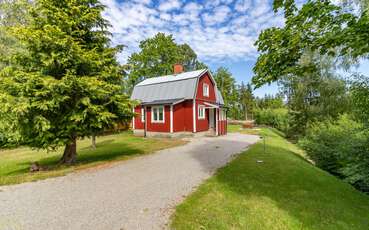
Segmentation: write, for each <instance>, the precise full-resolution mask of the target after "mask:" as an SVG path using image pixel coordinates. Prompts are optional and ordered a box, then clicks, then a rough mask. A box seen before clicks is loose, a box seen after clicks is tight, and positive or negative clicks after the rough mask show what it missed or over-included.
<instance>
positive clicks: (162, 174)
mask: <svg viewBox="0 0 369 230" xmlns="http://www.w3.org/2000/svg"><path fill="white" fill-rule="evenodd" d="M257 140H258V137H257V136H251V135H242V134H229V135H227V136H222V137H217V138H211V137H201V138H196V139H192V140H191V142H190V143H188V144H186V145H184V146H179V147H175V148H172V149H166V150H162V151H159V152H157V153H155V154H152V155H147V156H143V157H138V158H135V159H132V160H128V161H125V162H122V163H119V164H117V165H115V166H114V167H111V168H105V169H101V170H96V171H91V170H89V171H85V172H79V173H74V174H69V175H67V176H65V177H58V178H52V179H47V180H43V181H38V182H32V183H25V184H20V185H13V186H3V187H0V230H2V229H37V230H39V229H50V230H51V229H63V230H65V229H102V230H103V229H104V230H106V229H117V230H119V229H163V228H165V227H166V224H167V223H168V220H169V216H170V214H171V213H172V211H173V207H175V205H176V204H178V203H179V202H180V201H181V200H182V199H183V198H184V197H185V196H186V195H188V194H189V193H191V191H192V190H193V189H194V188H195V187H196V186H198V185H199V184H200V183H201V182H202V181H203V180H204V179H206V178H208V177H209V176H211V175H212V174H213V173H214V171H215V170H216V169H217V168H219V167H221V166H223V165H225V164H226V163H227V162H228V161H229V160H230V159H231V158H232V156H233V155H234V154H237V153H239V152H240V151H241V150H243V149H245V148H246V147H247V146H249V145H250V144H253V143H255V142H256V141H257Z"/></svg>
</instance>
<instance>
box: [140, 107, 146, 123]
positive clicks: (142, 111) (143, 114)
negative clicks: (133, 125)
mask: <svg viewBox="0 0 369 230" xmlns="http://www.w3.org/2000/svg"><path fill="white" fill-rule="evenodd" d="M145 115H146V114H145V109H144V108H141V122H145Z"/></svg>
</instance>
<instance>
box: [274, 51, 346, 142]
mask: <svg viewBox="0 0 369 230" xmlns="http://www.w3.org/2000/svg"><path fill="white" fill-rule="evenodd" d="M315 62H319V66H318V68H319V71H318V72H312V73H304V74H301V75H292V74H290V75H287V76H284V77H283V78H282V79H281V80H280V81H279V85H280V86H281V93H283V94H284V95H285V97H286V99H287V107H288V109H289V113H290V116H289V117H290V130H289V133H288V134H287V135H288V136H289V137H293V138H297V137H299V136H301V135H304V133H305V130H306V127H307V125H308V124H309V123H311V122H314V121H319V120H324V119H327V118H328V119H329V118H336V117H338V116H339V114H342V113H345V112H347V111H350V98H349V95H348V90H347V86H346V82H345V81H344V80H343V79H342V78H341V77H340V76H338V75H337V74H336V73H335V68H334V63H333V60H332V58H329V57H327V56H321V55H317V54H315V53H311V52H309V53H306V54H305V55H303V58H302V59H301V60H300V63H303V64H304V65H309V63H315Z"/></svg>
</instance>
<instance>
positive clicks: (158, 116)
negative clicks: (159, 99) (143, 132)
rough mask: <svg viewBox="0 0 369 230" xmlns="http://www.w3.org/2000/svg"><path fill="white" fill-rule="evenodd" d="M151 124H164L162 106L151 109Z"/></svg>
mask: <svg viewBox="0 0 369 230" xmlns="http://www.w3.org/2000/svg"><path fill="white" fill-rule="evenodd" d="M151 122H153V123H164V106H153V107H152V108H151Z"/></svg>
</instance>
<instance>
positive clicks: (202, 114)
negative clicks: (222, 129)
mask: <svg viewBox="0 0 369 230" xmlns="http://www.w3.org/2000/svg"><path fill="white" fill-rule="evenodd" d="M200 111H201V113H200ZM197 117H198V119H199V120H204V119H205V106H203V105H199V106H198V107H197Z"/></svg>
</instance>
